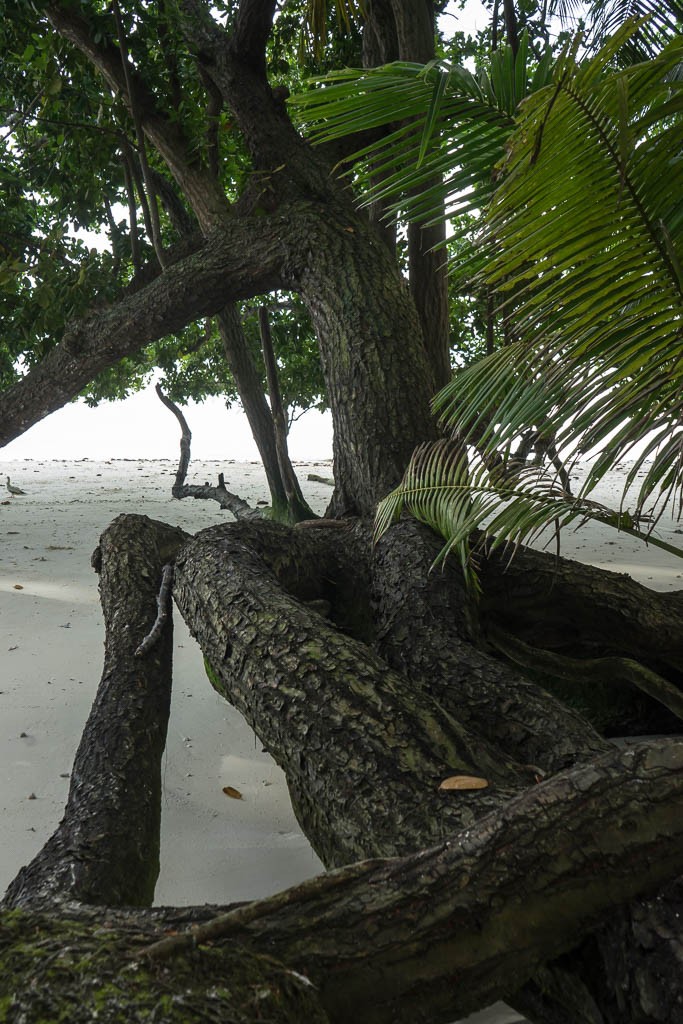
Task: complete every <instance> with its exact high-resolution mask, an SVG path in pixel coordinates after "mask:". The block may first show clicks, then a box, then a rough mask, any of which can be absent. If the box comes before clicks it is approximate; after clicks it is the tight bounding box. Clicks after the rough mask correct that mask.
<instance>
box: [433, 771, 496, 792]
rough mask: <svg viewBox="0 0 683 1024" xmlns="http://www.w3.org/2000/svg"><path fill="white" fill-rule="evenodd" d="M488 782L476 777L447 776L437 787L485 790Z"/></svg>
mask: <svg viewBox="0 0 683 1024" xmlns="http://www.w3.org/2000/svg"><path fill="white" fill-rule="evenodd" d="M487 786H488V781H487V780H486V779H480V778H477V776H476V775H449V776H448V778H447V779H444V780H443V782H442V783H441V784H440V785H439V789H461V790H466V789H486V787H487Z"/></svg>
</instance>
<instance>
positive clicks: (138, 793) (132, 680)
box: [4, 516, 187, 907]
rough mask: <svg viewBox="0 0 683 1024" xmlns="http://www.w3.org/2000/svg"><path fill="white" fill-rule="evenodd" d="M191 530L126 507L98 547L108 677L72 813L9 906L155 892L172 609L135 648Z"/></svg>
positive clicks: (144, 899) (115, 902)
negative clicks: (144, 650) (143, 645)
mask: <svg viewBox="0 0 683 1024" xmlns="http://www.w3.org/2000/svg"><path fill="white" fill-rule="evenodd" d="M131 518H133V519H134V521H135V523H136V528H135V529H134V530H133V529H131V528H130V523H131ZM186 538H187V534H185V533H184V532H183V531H182V530H179V529H176V528H175V527H171V526H166V525H165V524H163V523H156V522H154V521H153V520H150V519H146V518H145V517H129V516H119V518H118V519H116V520H115V521H114V522H113V523H112V525H111V526H110V527H109V528H108V529H107V531H106V532H105V533H104V534H103V535H102V538H101V541H100V546H99V548H98V549H97V550H96V551H95V554H94V556H93V559H94V561H95V564H96V565H97V566H98V567H99V571H100V593H101V598H102V610H103V613H104V620H105V630H106V633H105V661H104V668H103V672H102V680H101V682H100V686H99V689H98V691H97V697H96V700H95V703H94V704H93V708H92V711H91V713H90V716H89V718H88V721H87V723H86V726H85V729H84V731H83V736H82V738H81V742H80V745H79V748H78V752H77V754H76V759H75V762H74V766H73V770H72V773H71V785H70V788H69V798H68V802H67V805H66V809H65V812H64V818H63V820H62V822H61V823H60V825H59V826H58V828H57V830H56V831H55V832H54V833H53V835H52V836H51V838H50V839H49V840H48V841H47V843H46V844H45V846H44V847H43V849H42V850H41V851H40V852H39V853H38V855H37V856H36V857H35V858H34V860H33V861H32V862H31V863H30V864H29V865H28V866H27V867H25V868H22V870H21V871H20V872H19V874H18V876H17V878H16V879H15V880H14V882H13V883H12V885H11V886H10V887H9V889H8V890H7V894H6V896H5V899H4V905H5V906H8V907H31V906H34V905H37V904H38V905H40V904H45V903H46V901H49V900H50V899H55V898H56V897H59V898H62V899H64V898H67V899H75V900H80V901H83V902H84V903H91V904H102V905H105V906H114V907H116V906H123V905H125V904H138V905H143V906H144V905H148V904H150V903H151V902H152V898H153V895H154V886H155V884H156V879H157V875H158V872H159V822H160V818H161V757H162V754H163V751H164V746H165V743H166V725H167V722H168V713H169V706H170V699H171V658H172V650H173V643H172V640H173V629H172V622H171V619H170V616H169V618H168V621H167V623H166V625H165V627H164V629H163V631H162V635H161V637H160V639H159V642H158V643H157V644H156V646H155V647H154V648H153V650H151V651H150V652H149V653H148V654H147V655H145V656H144V657H136V654H135V652H136V649H137V648H138V645H139V644H140V642H141V641H142V640H143V638H144V637H145V636H146V635H147V634H148V633H149V632H150V630H151V628H152V625H153V624H154V621H155V618H156V597H157V592H158V589H159V585H160V582H161V572H162V567H163V566H164V565H165V564H166V563H167V562H169V561H172V559H173V557H174V556H175V553H176V551H177V550H178V548H179V547H180V545H181V544H182V543H183V541H184V540H185V539H186Z"/></svg>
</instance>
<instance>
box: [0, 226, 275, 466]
mask: <svg viewBox="0 0 683 1024" xmlns="http://www.w3.org/2000/svg"><path fill="white" fill-rule="evenodd" d="M291 232H292V227H291V222H290V221H289V218H288V216H283V215H282V214H280V215H278V216H275V217H272V218H265V217H249V216H244V217H234V218H232V219H231V220H230V223H229V225H228V226H227V227H226V229H224V230H221V231H215V232H214V233H213V234H212V235H211V236H209V237H207V238H206V240H205V242H204V245H203V246H202V248H201V249H200V250H199V251H197V252H194V253H192V254H191V255H189V256H185V257H184V258H183V259H181V260H179V261H178V262H177V263H176V264H174V265H173V266H169V267H167V269H166V270H165V271H164V273H163V274H161V275H160V276H158V277H156V278H155V279H154V280H152V281H151V282H150V283H149V284H148V285H147V286H146V287H144V288H141V289H140V290H139V291H137V292H135V293H133V294H129V295H126V296H125V297H124V298H122V299H121V300H120V301H118V302H116V303H114V304H113V305H112V306H109V307H107V308H105V309H102V310H96V311H93V312H92V313H90V314H89V315H88V316H86V317H84V318H82V319H80V320H78V321H76V322H74V323H71V324H69V325H68V326H67V328H66V330H65V333H64V336H63V339H62V341H61V343H60V344H59V345H57V346H56V348H54V349H52V351H51V352H49V353H48V355H47V356H46V357H45V359H44V360H43V361H42V362H41V363H39V364H38V365H37V366H36V367H35V368H34V369H33V370H31V371H30V372H29V373H28V374H27V375H26V376H25V377H24V378H22V380H20V381H19V382H18V383H17V384H15V385H14V386H13V387H12V388H10V389H9V390H8V391H6V392H5V393H4V394H3V400H2V407H1V409H0V446H1V445H4V444H7V443H8V442H9V441H11V440H13V438H15V437H17V436H18V435H19V434H21V433H22V432H23V431H25V430H28V428H29V427H31V426H32V425H33V424H34V423H37V422H38V420H40V419H42V418H43V417H44V416H47V415H48V414H49V413H51V412H54V411H55V410H56V409H59V408H61V407H62V406H63V405H64V404H65V403H66V402H68V401H70V400H71V399H72V398H74V397H75V396H76V395H78V393H79V392H80V391H81V390H82V389H83V388H84V387H85V385H86V384H88V383H89V382H90V381H91V380H92V379H93V378H94V377H95V376H96V375H97V374H98V373H99V372H100V371H101V370H104V369H106V368H107V367H109V366H113V365H114V364H115V363H117V362H118V361H119V360H120V359H122V358H123V357H124V356H126V355H131V354H133V353H135V352H138V351H140V349H142V348H143V347H144V346H145V345H147V344H149V343H150V342H151V341H155V340H156V339H157V338H162V337H164V336H166V335H168V334H173V333H174V332H176V331H180V330H182V329H183V327H185V326H186V325H187V324H188V323H191V322H192V321H193V320H196V319H198V318H199V317H204V316H207V315H210V314H213V313H216V312H217V311H218V310H220V309H221V308H222V307H223V306H225V304H226V302H228V301H230V300H231V299H237V298H249V297H251V296H253V295H257V294H263V293H264V292H268V291H271V290H274V289H275V288H278V287H283V286H285V287H286V286H287V284H288V283H289V282H287V281H286V279H283V266H286V264H287V257H288V255H289V253H288V243H287V239H288V237H289V236H290V235H291ZM186 250H187V247H186V246H185V247H184V248H182V249H181V251H185V252H186Z"/></svg>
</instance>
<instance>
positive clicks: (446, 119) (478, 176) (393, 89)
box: [290, 35, 552, 223]
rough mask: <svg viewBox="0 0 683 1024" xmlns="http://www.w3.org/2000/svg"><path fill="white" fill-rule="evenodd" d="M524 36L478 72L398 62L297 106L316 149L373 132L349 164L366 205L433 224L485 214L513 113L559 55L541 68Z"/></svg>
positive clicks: (329, 83)
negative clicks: (516, 45) (464, 215)
mask: <svg viewBox="0 0 683 1024" xmlns="http://www.w3.org/2000/svg"><path fill="white" fill-rule="evenodd" d="M530 61H531V57H530V53H529V46H528V40H527V37H526V35H523V36H522V39H521V42H520V48H519V51H518V53H517V56H516V58H515V56H514V55H513V53H512V51H511V50H510V48H509V47H503V48H501V49H500V50H499V51H497V52H496V53H495V54H493V55H492V58H491V63H490V67H489V69H488V71H480V72H478V73H476V74H475V73H473V72H471V71H469V70H467V69H466V68H462V67H459V66H457V65H452V64H449V63H447V62H445V61H432V62H431V63H430V64H428V65H426V66H424V65H421V64H410V63H406V62H397V63H394V64H390V65H387V66H386V67H383V68H375V69H372V70H370V71H351V70H346V71H340V72H334V73H332V74H330V75H327V76H325V77H324V78H322V79H318V80H314V84H317V85H318V86H322V87H320V88H314V89H311V90H310V91H308V92H306V93H304V94H302V95H299V96H295V97H293V98H292V100H290V104H291V105H292V108H293V110H294V112H295V113H296V115H297V117H298V118H299V120H300V121H301V123H302V125H303V126H304V127H305V128H306V130H307V131H308V133H309V134H310V136H311V137H312V139H313V141H314V142H329V141H332V140H335V139H338V138H340V137H346V136H349V135H354V134H359V135H362V133H369V132H373V133H375V134H377V132H378V130H381V132H380V134H379V137H376V138H374V139H373V140H372V141H371V142H369V143H367V144H366V145H364V146H360V147H359V148H358V150H357V151H356V152H355V153H354V154H353V156H352V157H351V158H350V160H351V161H352V162H353V164H354V171H353V173H354V174H355V175H356V177H357V181H358V184H359V186H360V190H361V192H362V193H363V196H364V202H365V203H366V204H369V203H373V202H376V201H378V200H381V201H383V202H385V203H387V205H388V208H389V210H390V213H391V214H393V215H394V216H397V215H398V214H399V213H400V214H401V215H402V216H404V217H405V218H406V219H408V220H411V221H419V222H423V223H425V222H426V223H429V222H430V221H432V220H434V219H440V218H442V217H443V216H444V206H445V216H446V217H455V216H456V215H457V214H461V213H467V212H470V211H474V210H480V209H482V208H484V207H485V206H486V204H487V203H488V200H489V199H490V196H491V194H492V192H493V188H494V182H493V177H492V172H493V169H494V167H495V165H496V163H497V162H498V161H499V160H501V159H502V157H503V155H504V151H505V143H506V140H507V138H508V137H509V134H510V132H511V130H512V127H513V124H514V120H513V117H514V112H515V110H516V108H517V106H518V105H519V103H520V101H521V100H522V99H524V98H525V96H527V95H528V94H529V91H530V90H531V89H533V88H540V87H541V86H542V85H543V84H545V83H546V82H547V81H548V80H549V79H550V76H551V71H552V61H551V56H550V54H549V53H548V54H546V56H544V58H543V59H542V60H541V61H540V62H537V63H535V64H533V65H531V63H530Z"/></svg>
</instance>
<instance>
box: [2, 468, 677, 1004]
mask: <svg viewBox="0 0 683 1024" xmlns="http://www.w3.org/2000/svg"><path fill="white" fill-rule="evenodd" d="M175 469H176V464H175V462H174V461H173V460H166V461H163V460H155V461H144V460H111V461H89V460H81V461H77V462H73V461H71V462H67V461H60V460H42V461H41V460H38V459H36V460H25V461H5V462H2V461H0V476H1V477H2V481H1V482H2V485H3V492H2V495H1V498H2V504H1V505H0V759H1V772H0V810H1V812H2V821H3V835H2V842H1V843H0V892H2V891H4V889H5V887H6V885H7V884H8V883H9V882H10V881H11V879H12V878H13V877H14V875H15V874H16V872H17V870H18V869H19V868H20V867H21V866H22V865H23V864H24V863H26V862H27V860H29V859H30V858H31V857H32V856H33V855H34V854H35V853H36V852H37V851H38V850H39V849H40V847H41V846H42V844H43V843H44V841H45V840H46V839H47V837H48V836H49V835H50V833H51V832H52V830H53V829H54V827H55V826H56V824H57V823H58V821H59V820H60V818H61V814H62V808H63V805H64V802H65V799H66V795H67V789H68V784H69V772H70V770H71V763H72V759H73V755H74V752H75V749H76V745H77V743H78V740H79V737H80V733H81V729H82V727H83V724H84V721H85V718H86V716H87V714H88V711H89V708H90V703H91V701H92V698H93V695H94V692H95V689H96V687H97V684H98V682H99V678H100V673H101V667H102V651H103V625H102V616H101V612H100V605H99V597H98V590H97V576H96V575H95V573H94V572H93V570H92V569H91V567H90V555H91V553H92V551H93V549H94V548H95V547H96V545H97V543H98V539H99V536H100V534H101V532H102V531H103V530H104V529H105V528H106V526H107V525H108V523H109V522H111V520H112V519H114V518H115V517H116V516H117V515H119V514H121V513H123V512H136V513H143V514H145V515H149V516H151V517H153V518H156V519H162V520H165V521H167V522H170V523H174V524H177V525H179V526H182V527H183V528H184V529H186V530H188V531H190V532H196V531H197V530H199V529H202V528H204V527H206V526H210V525H213V524H215V523H217V522H220V521H222V520H223V519H225V518H226V517H228V514H227V513H222V512H221V511H220V510H219V509H218V507H217V506H216V505H215V504H214V503H209V502H201V501H193V500H192V499H186V500H185V501H182V502H179V501H176V500H174V499H173V498H172V497H171V494H170V489H171V483H172V481H173V477H174V474H175ZM219 471H223V472H224V473H225V477H226V483H227V486H228V487H229V488H230V489H231V490H234V491H237V492H238V493H240V494H241V495H242V496H243V497H245V498H247V499H248V500H249V501H251V502H254V503H255V502H256V501H258V500H265V499H267V496H268V495H267V490H266V485H265V478H264V475H263V471H262V468H261V466H260V464H259V463H244V462H242V463H236V462H225V463H220V464H219V463H217V462H202V461H197V462H193V463H192V464H191V467H190V474H189V477H188V483H203V482H204V481H205V480H210V481H213V482H215V480H216V477H217V473H218V472H219ZM297 471H298V473H299V478H300V481H301V484H302V488H303V490H304V493H305V494H306V497H307V498H308V500H309V502H310V503H311V505H312V507H313V508H314V509H315V510H316V511H320V512H322V511H323V509H324V508H325V505H326V503H327V501H328V500H329V497H330V493H331V492H330V488H329V487H327V486H326V485H324V484H319V483H311V482H309V481H307V479H306V477H307V474H308V473H309V472H314V473H318V474H320V475H323V476H330V475H331V465H330V464H329V463H305V464H298V465H297ZM7 475H9V476H11V478H12V482H13V483H14V484H15V485H17V486H18V487H20V488H22V490H24V491H25V492H26V494H25V495H24V496H21V497H12V498H10V495H9V494H8V493H7V492H6V490H5V489H4V482H5V477H6V476H7ZM621 478H622V474H618V473H615V474H614V475H613V477H611V478H610V480H609V481H608V483H607V485H606V487H605V488H604V490H603V494H602V497H603V498H604V499H605V500H612V501H616V502H618V499H617V497H616V495H617V494H618V492H619V486H620V479H621ZM658 535H659V536H661V537H662V538H663V539H665V540H668V541H669V542H671V543H674V544H675V543H678V544H681V543H682V542H683V527H682V524H681V523H677V522H675V521H673V520H672V519H671V518H668V519H667V520H665V521H662V523H661V524H660V526H659V528H658ZM563 554H565V555H567V556H568V557H572V558H578V559H580V560H582V561H587V562H591V563H592V564H595V565H599V566H603V567H605V568H608V569H612V570H613V571H618V572H629V573H630V574H631V575H633V576H634V577H635V578H636V579H638V580H639V581H640V582H642V583H643V584H645V585H646V586H648V587H651V588H653V589H658V590H667V589H679V588H681V587H683V562H682V561H679V560H677V559H676V558H675V557H674V556H672V555H669V554H667V553H665V552H662V551H660V550H657V549H656V548H653V547H647V548H646V547H645V546H643V545H642V544H639V543H638V542H637V541H635V540H632V539H630V538H628V537H626V536H624V535H622V534H617V533H615V532H614V531H613V530H610V529H608V528H607V527H595V526H592V525H591V526H588V527H585V528H583V529H582V530H580V531H578V532H575V533H568V534H567V535H566V537H565V539H564V542H563ZM175 644H176V655H175V666H174V697H173V707H172V715H171V721H170V726H169V738H168V746H167V751H166V755H165V758H164V769H163V819H162V866H161V876H160V879H159V884H158V887H157V895H156V901H157V903H159V904H165V903H169V904H171V903H172V904H176V905H181V904H185V905H189V904H198V903H223V904H225V903H230V902H232V901H235V900H248V899H253V898H256V897H259V896H265V895H268V894H270V893H273V892H276V891H278V890H280V889H283V888H285V887H287V886H289V885H293V884H295V883H297V882H299V881H301V880H303V879H305V878H307V877H310V876H311V875H313V874H316V873H317V872H319V871H320V870H322V867H321V864H320V862H319V861H318V859H317V857H316V856H315V854H314V853H313V851H312V850H311V848H310V846H309V844H308V842H307V841H306V839H305V837H304V836H303V835H302V833H301V830H300V828H299V826H298V824H297V822H296V820H295V818H294V816H293V813H292V811H291V808H290V804H289V799H288V795H287V789H286V785H285V782H284V776H283V774H282V772H281V771H280V770H279V769H278V768H277V766H276V765H274V763H273V762H272V760H271V759H270V758H269V756H268V755H267V754H265V753H264V752H263V751H262V749H261V744H260V743H259V741H258V739H257V738H256V737H255V735H254V733H253V732H252V731H251V729H250V728H249V727H248V726H247V725H246V724H245V722H244V721H243V719H242V718H241V716H240V715H239V714H238V713H237V712H236V711H234V710H233V709H232V708H231V707H230V706H229V705H227V704H226V703H225V702H224V701H223V700H221V699H220V698H219V697H218V696H217V695H216V694H215V693H214V692H213V690H212V689H211V687H210V686H209V684H208V681H207V680H206V677H205V675H204V671H203V666H202V661H201V656H200V653H199V649H198V647H197V645H196V644H195V642H194V641H193V640H192V639H191V637H190V636H189V634H188V632H187V629H186V628H185V626H184V623H183V622H182V620H181V619H180V616H179V615H176V616H175ZM224 786H233V787H235V788H236V789H238V790H240V792H241V793H242V794H243V796H244V799H243V800H231V799H229V798H227V797H226V796H225V794H224V793H223V787H224ZM472 1020H473V1021H474V1020H477V1021H479V1022H481V1024H484V1022H488V1024H493V1022H495V1024H509V1022H512V1021H515V1020H519V1017H518V1015H516V1014H514V1013H513V1012H512V1011H510V1010H508V1009H507V1008H504V1007H502V1006H498V1007H496V1008H494V1009H493V1010H491V1011H485V1012H484V1013H483V1014H480V1015H476V1016H475V1017H474V1018H472Z"/></svg>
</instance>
